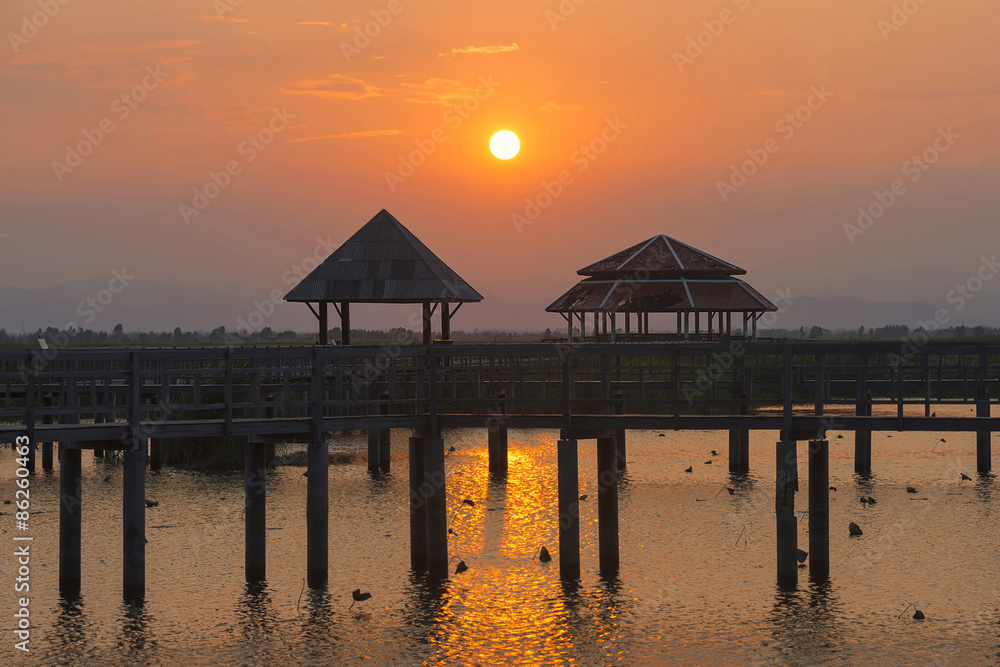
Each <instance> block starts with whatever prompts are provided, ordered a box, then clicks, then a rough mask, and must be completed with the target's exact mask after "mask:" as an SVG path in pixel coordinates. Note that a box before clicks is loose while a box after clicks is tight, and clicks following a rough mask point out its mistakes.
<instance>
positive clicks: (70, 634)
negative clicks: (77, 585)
mask: <svg viewBox="0 0 1000 667" xmlns="http://www.w3.org/2000/svg"><path fill="white" fill-rule="evenodd" d="M58 604H59V609H58V618H57V620H56V623H55V632H53V633H49V634H46V640H47V641H50V642H51V643H52V650H51V653H52V654H54V655H57V656H59V657H60V659H61V660H65V662H67V663H74V662H78V661H82V660H83V659H85V658H86V657H87V656H88V654H89V652H90V651H91V649H92V642H91V641H90V637H89V636H88V629H89V628H90V624H91V621H90V619H89V618H88V616H87V614H86V606H85V605H84V599H83V597H78V598H64V597H60V598H59V602H58Z"/></svg>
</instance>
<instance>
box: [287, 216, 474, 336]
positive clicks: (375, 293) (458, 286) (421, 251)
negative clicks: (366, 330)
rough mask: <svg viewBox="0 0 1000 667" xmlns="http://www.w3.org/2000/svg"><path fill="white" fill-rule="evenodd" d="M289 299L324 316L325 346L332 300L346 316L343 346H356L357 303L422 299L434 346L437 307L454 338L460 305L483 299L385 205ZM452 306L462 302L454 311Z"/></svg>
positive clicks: (447, 333)
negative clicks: (353, 331)
mask: <svg viewBox="0 0 1000 667" xmlns="http://www.w3.org/2000/svg"><path fill="white" fill-rule="evenodd" d="M284 300H285V301H297V302H303V303H305V304H306V305H308V306H309V309H310V310H312V311H313V314H314V315H316V318H317V319H318V320H319V343H320V345H326V344H327V343H328V342H329V341H328V323H327V304H331V303H332V304H333V307H334V309H335V310H336V311H337V314H338V315H339V316H340V342H341V344H342V345H350V343H351V304H352V303H419V304H422V305H423V314H422V320H423V343H424V345H430V344H431V343H432V336H431V318H432V316H433V315H434V311H435V310H436V309H437V308H439V307H440V308H441V338H442V339H443V340H449V339H450V338H451V318H452V317H454V315H455V313H456V312H458V309H459V308H461V307H462V304H463V303H467V302H470V301H482V300H483V297H482V295H480V294H479V292H477V291H476V290H474V289H472V287H471V286H470V285H469V284H468V283H467V282H465V281H464V280H462V278H461V277H460V276H459V275H458V274H457V273H455V272H454V271H453V270H452V269H451V268H450V267H449V266H448V265H447V264H445V263H444V262H442V261H441V260H440V259H439V258H438V257H437V255H435V254H434V253H433V252H431V251H430V250H429V249H428V248H427V246H425V245H424V244H423V243H421V242H420V239H418V238H417V237H416V236H414V235H413V233H412V232H410V230H408V229H407V228H406V227H404V226H403V225H402V224H401V223H400V222H399V220H397V219H396V218H394V217H393V216H392V215H391V214H390V213H389V212H388V211H386V210H385V209H382V210H381V211H379V212H378V213H376V214H375V217H374V218H372V219H371V220H369V221H368V222H367V223H366V224H365V225H364V226H363V227H362V228H361V229H359V230H358V231H357V232H355V234H354V236H352V237H351V238H349V239H347V240H346V241H345V242H344V244H343V245H341V246H340V247H339V248H337V249H336V250H335V251H333V253H332V254H331V255H330V256H329V257H327V258H326V260H324V261H323V263H322V264H320V265H319V266H318V267H316V268H315V269H314V270H313V271H312V272H311V273H310V274H309V275H307V276H306V277H305V278H303V279H302V281H301V282H299V284H298V285H296V286H295V287H293V288H292V289H291V291H290V292H288V294H286V295H285V297H284ZM313 304H315V307H314V306H313ZM452 304H458V305H457V306H455V308H454V309H452V308H451V305H452Z"/></svg>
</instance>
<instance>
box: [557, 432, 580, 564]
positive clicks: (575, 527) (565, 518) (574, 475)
mask: <svg viewBox="0 0 1000 667" xmlns="http://www.w3.org/2000/svg"><path fill="white" fill-rule="evenodd" d="M578 456H579V455H578V449H577V442H576V440H573V439H562V440H559V443H558V445H557V453H556V457H557V460H558V463H557V465H558V473H557V474H558V476H559V578H560V579H562V580H563V581H574V580H577V579H579V578H580V502H579V493H580V479H579V475H580V473H579V458H578Z"/></svg>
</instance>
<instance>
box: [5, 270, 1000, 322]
mask: <svg viewBox="0 0 1000 667" xmlns="http://www.w3.org/2000/svg"><path fill="white" fill-rule="evenodd" d="M112 287H114V288H120V286H119V285H117V284H115V285H112ZM278 291H280V292H281V295H283V294H284V291H285V290H284V289H281V290H278ZM484 296H485V297H486V298H485V301H483V302H482V303H481V304H466V305H465V306H463V307H462V310H461V311H460V312H459V313H458V315H457V316H456V318H455V321H454V324H453V328H454V329H456V330H459V329H461V330H466V331H471V330H473V329H481V330H514V331H542V330H543V329H545V328H551V329H552V330H553V331H562V330H563V328H564V326H565V324H564V321H563V320H562V318H561V317H559V316H558V315H555V314H552V313H546V312H545V306H546V305H548V301H544V302H543V301H538V302H535V303H515V302H511V301H505V300H503V299H500V298H497V297H495V296H491V295H490V294H489V293H488V292H487V293H484ZM272 305H273V309H272ZM975 306H976V308H975V310H973V309H972V308H967V309H964V311H968V312H963V313H956V312H953V311H952V310H950V306H949V304H947V303H940V304H936V305H935V304H933V303H930V302H918V301H879V302H871V301H861V300H858V299H854V298H850V297H837V298H815V297H808V296H802V297H799V298H798V299H796V300H795V301H794V302H793V303H792V305H791V306H789V307H788V308H787V310H785V311H784V312H782V313H778V314H776V315H775V316H774V317H773V320H772V319H771V318H768V319H767V320H765V321H764V323H762V325H761V326H762V327H766V328H786V329H795V328H799V327H802V326H804V327H810V326H813V325H819V326H821V327H824V328H827V329H857V328H858V327H859V326H862V325H863V326H865V327H866V328H868V327H878V326H884V325H887V324H906V325H908V326H909V327H910V328H914V327H915V326H916V325H917V324H918V323H919V322H920V321H924V320H928V319H931V318H933V317H934V313H935V312H936V311H937V310H938V309H939V308H945V310H948V312H949V316H950V317H951V318H952V320H951V322H950V323H951V324H955V325H967V326H972V325H976V324H984V325H989V326H997V325H998V324H1000V303H998V301H997V300H993V301H992V302H989V301H987V300H986V298H985V297H983V298H981V299H980V300H979V301H978V303H976V304H975ZM413 311H414V308H413V306H377V305H364V304H361V305H355V306H354V308H353V310H352V323H353V325H354V326H355V327H357V328H361V329H384V328H390V327H397V326H404V327H410V328H415V327H413V326H412V325H411V324H410V323H409V319H410V317H409V315H410V313H412V312H413ZM255 313H256V314H255ZM662 317H666V316H662ZM665 321H666V320H664V322H665ZM119 322H120V323H121V324H122V325H123V326H124V328H125V330H126V331H137V330H139V331H150V330H152V331H172V330H173V329H174V328H175V327H181V329H183V330H185V331H188V330H203V331H208V330H211V329H214V328H215V327H218V326H220V325H221V326H225V327H226V330H227V331H233V330H237V329H239V328H240V327H241V326H248V325H256V328H258V329H259V327H262V326H269V327H271V328H272V329H274V330H276V331H281V330H286V329H294V330H296V331H311V330H313V329H314V328H315V326H316V319H315V317H314V316H313V315H312V314H311V313H310V312H309V310H308V309H307V308H306V307H305V306H304V305H302V304H288V303H284V302H282V301H280V298H279V300H278V302H277V303H276V304H272V302H271V300H270V297H269V295H268V294H264V293H260V294H255V293H254V292H253V291H252V290H249V289H247V288H242V287H231V286H213V287H193V286H177V285H169V284H165V283H158V282H149V281H139V280H132V281H130V282H129V284H128V285H127V286H126V287H125V288H124V289H120V291H119V293H117V294H114V293H112V291H111V290H110V289H108V284H107V281H104V282H103V283H100V282H87V281H80V282H73V283H66V284H62V285H54V286H51V287H45V288H41V289H33V290H26V289H22V288H19V287H3V288H0V328H2V329H5V330H7V331H8V332H10V333H20V332H21V331H22V327H23V328H24V330H25V331H28V332H31V331H35V330H37V329H39V328H42V329H44V328H46V327H49V326H54V327H58V328H64V327H66V326H67V325H73V326H81V327H83V328H84V329H93V330H95V331H99V330H105V331H110V330H111V329H112V328H113V327H114V326H115V324H117V323H119ZM337 324H338V322H337V320H336V314H335V313H333V312H331V318H330V326H331V327H333V326H336V325H337ZM651 325H652V326H653V328H654V329H656V328H658V327H657V326H656V318H655V316H654V317H653V318H651Z"/></svg>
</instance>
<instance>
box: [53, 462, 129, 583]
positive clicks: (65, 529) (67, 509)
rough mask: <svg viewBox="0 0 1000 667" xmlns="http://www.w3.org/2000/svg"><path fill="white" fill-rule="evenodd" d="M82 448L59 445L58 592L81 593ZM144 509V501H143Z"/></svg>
mask: <svg viewBox="0 0 1000 667" xmlns="http://www.w3.org/2000/svg"><path fill="white" fill-rule="evenodd" d="M81 468H82V465H81V458H80V450H79V449H69V448H68V447H66V445H65V443H60V445H59V499H60V503H59V593H60V594H61V595H62V596H63V597H66V598H75V597H78V596H79V595H80V544H81V539H80V538H81V535H82V512H81V510H82V503H83V497H82V486H83V484H82V476H81ZM143 508H145V504H143Z"/></svg>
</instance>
